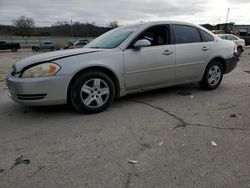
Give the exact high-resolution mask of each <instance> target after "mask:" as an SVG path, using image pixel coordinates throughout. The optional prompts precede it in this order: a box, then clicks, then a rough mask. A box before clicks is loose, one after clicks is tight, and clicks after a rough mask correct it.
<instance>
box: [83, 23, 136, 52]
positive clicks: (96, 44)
mask: <svg viewBox="0 0 250 188" xmlns="http://www.w3.org/2000/svg"><path fill="white" fill-rule="evenodd" d="M139 27H140V25H133V26H129V27H119V28H116V29H113V30H111V31H109V32H107V33H104V34H103V35H101V36H100V37H98V38H96V39H95V40H93V41H92V42H90V43H89V44H88V45H86V46H85V47H87V48H116V47H117V46H119V45H120V44H121V43H122V42H123V41H124V40H125V39H126V38H128V37H129V36H130V35H131V34H132V33H133V32H135V31H136V30H137V29H138V28H139Z"/></svg>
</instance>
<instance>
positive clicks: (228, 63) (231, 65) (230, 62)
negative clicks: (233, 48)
mask: <svg viewBox="0 0 250 188" xmlns="http://www.w3.org/2000/svg"><path fill="white" fill-rule="evenodd" d="M238 61H239V57H238V55H237V53H235V54H234V57H232V58H229V59H226V60H225V70H224V74H227V73H229V72H231V71H233V70H234V69H235V67H236V65H237V63H238Z"/></svg>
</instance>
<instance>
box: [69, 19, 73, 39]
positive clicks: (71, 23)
mask: <svg viewBox="0 0 250 188" xmlns="http://www.w3.org/2000/svg"><path fill="white" fill-rule="evenodd" d="M72 25H73V21H72V19H71V20H70V29H71V37H72V39H73V37H74V35H73V28H72Z"/></svg>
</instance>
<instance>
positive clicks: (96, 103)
mask: <svg viewBox="0 0 250 188" xmlns="http://www.w3.org/2000/svg"><path fill="white" fill-rule="evenodd" d="M114 97H115V86H114V83H113V81H112V80H111V79H110V78H109V77H108V76H107V75H106V74H104V73H102V72H100V71H90V72H86V73H83V74H81V75H79V76H78V77H77V78H76V80H75V81H74V83H73V85H72V88H71V92H70V100H71V103H72V105H73V107H74V108H75V109H76V110H77V111H78V112H81V113H88V114H92V113H98V112H101V111H103V110H104V109H106V108H107V107H108V106H109V105H111V104H112V102H113V100H114Z"/></svg>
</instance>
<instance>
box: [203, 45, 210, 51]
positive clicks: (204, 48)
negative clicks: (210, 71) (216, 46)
mask: <svg viewBox="0 0 250 188" xmlns="http://www.w3.org/2000/svg"><path fill="white" fill-rule="evenodd" d="M202 50H203V51H208V50H210V48H208V47H206V46H203V47H202Z"/></svg>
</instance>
